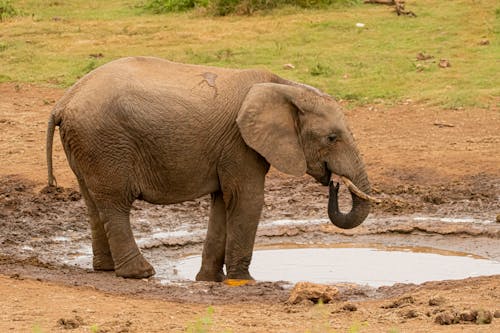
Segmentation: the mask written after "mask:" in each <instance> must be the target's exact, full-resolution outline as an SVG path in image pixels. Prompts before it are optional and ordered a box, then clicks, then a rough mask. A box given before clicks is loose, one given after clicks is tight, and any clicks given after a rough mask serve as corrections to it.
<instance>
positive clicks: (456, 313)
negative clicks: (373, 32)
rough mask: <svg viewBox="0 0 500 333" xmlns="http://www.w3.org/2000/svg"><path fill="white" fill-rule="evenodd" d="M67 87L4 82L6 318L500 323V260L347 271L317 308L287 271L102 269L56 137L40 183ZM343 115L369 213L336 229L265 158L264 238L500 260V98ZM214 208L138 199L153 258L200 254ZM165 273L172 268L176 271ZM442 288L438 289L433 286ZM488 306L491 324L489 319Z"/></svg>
mask: <svg viewBox="0 0 500 333" xmlns="http://www.w3.org/2000/svg"><path fill="white" fill-rule="evenodd" d="M62 93H63V91H62V90H58V89H50V88H41V87H36V86H31V85H14V84H0V155H1V156H0V160H1V161H2V164H1V169H0V282H1V283H0V294H1V295H3V296H2V298H1V299H0V311H1V312H2V314H1V315H0V331H2V332H3V331H13V332H17V331H19V332H29V331H33V330H34V329H37V327H40V329H41V330H42V331H43V332H52V331H59V330H61V331H64V330H65V329H68V328H72V329H74V330H76V331H82V332H88V331H90V329H91V327H92V325H95V327H94V328H97V329H99V330H101V331H103V332H152V331H158V332H168V331H184V330H186V329H188V328H189V327H190V325H198V324H199V323H198V324H196V321H197V320H198V321H199V320H200V318H205V317H207V316H208V317H210V318H211V324H207V325H208V326H207V327H208V329H211V330H212V331H214V332H219V331H224V330H231V331H233V332H264V331H265V332H274V331H276V332H306V331H308V330H309V331H318V332H325V331H328V329H331V330H336V331H345V330H347V329H348V328H349V327H351V328H352V327H353V325H357V324H359V325H360V331H363V332H365V331H366V332H369V331H373V332H381V331H389V330H390V329H391V328H396V329H398V330H400V331H408V332H419V331H421V332H429V331H435V330H443V331H450V332H454V331H461V332H462V331H471V332H472V331H473V332H476V331H478V332H482V331H484V332H493V331H495V330H499V329H500V319H497V318H494V313H495V311H497V310H500V306H499V305H498V304H500V276H498V275H497V276H491V277H477V278H470V279H465V280H458V281H441V282H427V283H424V284H421V285H415V284H396V285H394V286H389V287H380V288H370V287H368V286H359V285H354V284H351V283H343V284H339V285H337V286H336V287H337V288H338V289H339V293H338V295H337V296H336V299H335V300H334V301H332V302H331V303H330V304H326V305H324V306H322V307H317V306H316V307H314V306H312V305H311V304H306V303H303V304H299V305H289V304H287V302H286V301H287V299H288V297H289V294H290V286H289V285H288V284H287V283H285V282H262V281H261V282H257V283H256V284H255V285H251V286H245V287H238V288H230V287H228V286H226V285H224V284H218V283H199V282H192V281H177V282H176V283H169V284H165V283H161V281H160V279H159V278H151V279H148V280H139V281H135V280H126V279H121V278H117V277H115V276H114V275H113V273H110V272H99V273H96V272H93V271H92V270H91V269H90V266H89V261H88V260H89V258H90V257H89V253H90V252H89V251H90V232H89V228H88V225H87V219H86V209H85V206H84V204H83V201H82V199H81V197H80V194H79V192H78V189H77V187H76V182H75V179H74V177H73V175H72V174H71V171H70V170H69V168H68V166H67V164H66V162H65V157H64V153H63V151H62V150H61V146H60V144H59V143H58V138H56V140H55V141H56V145H55V152H54V156H55V159H54V162H55V168H54V169H55V174H56V177H57V179H58V184H59V185H60V187H58V188H57V189H50V190H48V189H46V188H44V184H45V177H46V170H45V162H44V158H45V152H44V149H45V148H44V146H45V127H46V121H47V119H48V114H49V112H50V109H51V106H52V105H53V103H54V101H55V100H57V98H59V97H60V96H61V95H62ZM346 115H347V118H348V119H349V123H350V125H351V127H352V129H353V132H354V133H355V135H356V139H357V141H358V144H359V146H360V150H361V151H362V152H363V154H364V158H365V162H366V165H367V169H368V172H369V176H370V178H371V180H372V183H373V187H374V192H375V193H376V194H377V196H379V197H380V198H381V199H382V200H383V201H382V203H381V204H380V205H377V206H376V207H374V210H373V212H372V214H371V215H370V217H369V219H368V220H367V221H366V222H365V223H364V224H363V225H361V226H360V227H358V228H356V229H354V230H340V229H337V228H335V227H333V226H332V225H331V224H329V223H327V222H326V221H324V219H325V218H326V203H327V189H326V188H324V187H322V186H321V185H319V184H317V183H315V182H314V181H313V180H312V179H311V178H309V177H307V176H304V177H301V178H294V177H288V176H285V175H283V174H280V173H278V172H277V171H274V170H272V171H271V172H270V174H269V176H268V177H267V183H266V195H265V196H266V205H265V208H264V211H263V214H262V219H261V221H262V222H261V224H260V226H259V231H258V237H257V241H256V247H257V248H270V247H272V248H276V247H282V246H284V245H290V244H300V245H304V246H329V245H333V244H335V245H338V244H344V245H345V246H374V247H400V248H415V247H419V248H421V249H423V250H424V251H425V250H426V249H429V248H432V249H434V250H433V251H438V252H439V251H453V252H454V253H455V252H460V253H466V254H472V255H475V256H479V257H482V258H487V259H492V260H496V261H500V223H498V222H497V219H498V218H500V217H499V216H498V214H500V209H499V207H500V168H499V165H500V136H499V134H498V129H499V128H500V115H499V112H498V110H482V109H481V110H480V109H478V110H438V109H432V108H431V109H428V108H424V107H422V106H419V105H413V104H406V105H404V104H401V105H395V106H392V107H388V106H367V107H359V108H355V109H347V111H346ZM443 124H445V125H446V126H445V125H443ZM344 197H345V196H344ZM344 206H348V202H347V199H345V202H344ZM208 208H209V201H208V198H200V199H198V200H194V201H189V202H185V203H182V204H178V205H172V206H155V205H150V204H147V203H144V202H136V203H135V206H134V209H133V211H132V221H133V229H134V233H135V235H136V239H137V241H138V244H139V245H140V247H141V250H142V251H143V253H144V254H145V256H146V257H147V258H148V259H149V260H150V261H151V262H152V264H153V265H154V266H156V267H158V265H161V264H164V263H165V262H175V261H176V260H179V259H180V258H182V257H184V256H186V255H188V254H197V253H201V246H202V242H203V239H204V232H205V229H206V223H207V216H208ZM269 269H270V270H272V269H273V268H272V267H270V268H269ZM297 269H300V263H297ZM167 270H168V269H167ZM171 271H173V272H175V270H174V268H172V269H171ZM168 278H170V279H173V280H175V273H174V275H172V276H169V277H168ZM346 282H348V281H346ZM33 295H35V296H36V297H33ZM436 297H441V301H436V302H434V301H431V299H434V298H436ZM401 300H403V301H401ZM404 300H406V301H404ZM346 302H348V303H346ZM398 302H399V303H398ZM434 303H436V304H435V305H432V304H434ZM437 303H439V304H437ZM346 304H348V305H346ZM209 305H213V307H214V309H215V310H214V313H213V314H210V315H208V314H206V312H205V311H206V309H207V306H209ZM353 309H355V310H353ZM476 310H477V311H476ZM479 310H481V311H483V312H478V311H479ZM467 311H469V312H474V311H476V312H474V314H471V313H469V315H468V316H467V314H463V313H465V312H467ZM484 311H490V312H491V316H492V320H491V323H483V321H487V320H483V319H482V318H483V317H485V318H487V317H488V314H487V313H486V314H485V312H484ZM438 317H439V318H438ZM479 317H480V319H478V318H479ZM262 318H268V319H266V320H263V319H262ZM464 318H465V319H467V318H468V319H471V318H472V319H471V320H465V319H464ZM476 322H477V323H476ZM479 322H481V324H484V325H479ZM447 323H448V324H449V325H441V324H447ZM37 325H38V326H37ZM200 325H201V324H200ZM192 327H194V326H191V328H192Z"/></svg>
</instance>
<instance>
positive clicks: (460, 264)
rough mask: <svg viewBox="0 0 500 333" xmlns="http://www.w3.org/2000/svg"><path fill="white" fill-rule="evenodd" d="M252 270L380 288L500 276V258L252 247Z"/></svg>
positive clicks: (188, 270) (191, 271) (180, 272)
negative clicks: (396, 284) (498, 260)
mask: <svg viewBox="0 0 500 333" xmlns="http://www.w3.org/2000/svg"><path fill="white" fill-rule="evenodd" d="M200 264H201V257H200V256H190V257H187V258H184V259H183V260H182V261H179V262H177V263H175V264H173V265H172V264H169V265H168V268H166V267H163V269H162V268H161V267H158V268H159V269H158V270H157V271H158V274H157V277H159V278H160V279H162V281H163V282H167V281H172V280H182V279H187V280H193V279H194V277H195V275H196V273H197V272H198V270H199V268H200ZM172 271H173V272H174V275H175V278H173V279H172ZM250 273H251V274H252V276H253V277H254V278H255V279H257V280H259V281H288V282H291V283H296V282H299V281H310V282H316V283H340V282H349V283H357V284H361V285H369V286H372V287H379V286H389V285H393V284H395V283H417V284H418V283H423V282H425V281H436V280H448V279H464V278H467V277H474V276H481V275H494V274H500V262H497V261H492V260H487V259H481V258H478V257H475V256H472V255H467V254H463V253H456V252H445V251H438V250H433V249H429V248H381V247H379V248H377V247H367V248H363V247H359V245H358V247H342V248H339V247H337V248H332V247H328V248H327V247H321V248H278V249H276V248H274V249H261V250H256V251H254V254H253V259H252V265H251V268H250Z"/></svg>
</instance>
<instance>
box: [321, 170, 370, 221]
mask: <svg viewBox="0 0 500 333" xmlns="http://www.w3.org/2000/svg"><path fill="white" fill-rule="evenodd" d="M341 178H342V179H343V180H344V181H345V182H346V184H347V185H348V188H349V191H350V192H351V197H352V208H351V211H350V212H349V213H347V214H344V213H342V212H341V211H340V210H339V204H338V191H339V187H340V185H339V184H338V183H334V182H333V181H331V182H330V197H329V199H328V217H329V218H330V221H332V223H333V224H334V225H335V226H337V227H339V228H342V229H352V228H354V227H357V226H358V225H360V224H361V223H363V221H364V220H365V219H366V217H367V216H368V213H369V212H370V199H371V197H370V196H369V195H367V194H368V193H370V183H369V182H368V177H367V176H366V173H364V172H363V173H362V174H361V175H360V176H358V177H356V178H355V179H356V181H355V182H354V184H353V183H351V182H350V181H349V180H348V179H347V180H345V178H344V177H341ZM359 192H361V193H360V194H357V193H359ZM363 194H365V196H363Z"/></svg>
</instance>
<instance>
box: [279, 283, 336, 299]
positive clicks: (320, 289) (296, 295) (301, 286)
mask: <svg viewBox="0 0 500 333" xmlns="http://www.w3.org/2000/svg"><path fill="white" fill-rule="evenodd" d="M338 293H339V290H338V289H337V288H335V287H333V286H328V285H323V284H316V283H311V282H299V283H297V284H296V285H295V286H294V287H293V289H292V291H291V292H290V297H289V298H288V301H287V303H289V304H299V303H302V302H304V301H311V302H313V303H319V302H322V303H329V302H330V301H332V300H333V299H334V297H335V296H336V295H337V294H338Z"/></svg>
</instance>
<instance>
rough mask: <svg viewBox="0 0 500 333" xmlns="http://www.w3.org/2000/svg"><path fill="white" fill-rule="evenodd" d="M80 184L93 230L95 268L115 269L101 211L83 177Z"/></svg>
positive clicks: (93, 263) (99, 269)
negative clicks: (100, 215)
mask: <svg viewBox="0 0 500 333" xmlns="http://www.w3.org/2000/svg"><path fill="white" fill-rule="evenodd" d="M78 184H79V185H80V192H81V193H82V196H83V199H84V200H85V204H86V205H87V211H88V214H89V222H90V229H91V232H92V253H93V258H92V265H93V268H94V270H96V271H112V270H114V269H115V263H114V261H113V258H112V256H111V251H110V249H109V243H108V237H107V236H106V232H105V230H104V224H103V223H102V221H101V219H100V218H99V211H98V210H97V206H96V203H95V200H94V199H93V198H92V196H91V194H90V193H89V190H88V188H87V186H86V185H85V182H84V181H83V180H82V179H78Z"/></svg>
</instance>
